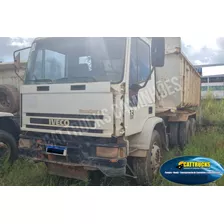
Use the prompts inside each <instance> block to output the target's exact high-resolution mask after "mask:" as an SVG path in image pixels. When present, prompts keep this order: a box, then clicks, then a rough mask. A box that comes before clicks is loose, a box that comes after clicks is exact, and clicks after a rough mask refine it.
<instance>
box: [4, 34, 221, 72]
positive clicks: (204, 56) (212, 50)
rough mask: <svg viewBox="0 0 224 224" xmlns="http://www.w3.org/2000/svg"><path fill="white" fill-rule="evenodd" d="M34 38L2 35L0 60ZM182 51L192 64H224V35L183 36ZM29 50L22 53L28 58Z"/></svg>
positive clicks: (9, 59)
mask: <svg viewBox="0 0 224 224" xmlns="http://www.w3.org/2000/svg"><path fill="white" fill-rule="evenodd" d="M33 39H34V38H32V37H14V38H13V37H0V61H2V62H12V61H13V57H12V54H13V51H14V50H17V49H19V48H23V47H27V46H29V45H30V44H31V43H32V41H33ZM181 40H182V44H183V46H182V51H183V52H184V53H185V55H186V56H187V58H188V59H189V60H190V61H191V62H192V64H214V63H223V64H224V37H216V36H213V37H212V36H201V37H200V36H195V35H192V36H191V37H181ZM27 55H28V51H27V52H24V55H23V54H21V58H22V59H24V60H26V59H27ZM213 74H214V75H215V74H224V66H223V67H208V68H203V75H213Z"/></svg>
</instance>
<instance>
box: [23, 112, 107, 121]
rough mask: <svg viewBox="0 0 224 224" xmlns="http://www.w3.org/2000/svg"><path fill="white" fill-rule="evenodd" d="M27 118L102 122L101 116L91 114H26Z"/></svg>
mask: <svg viewBox="0 0 224 224" xmlns="http://www.w3.org/2000/svg"><path fill="white" fill-rule="evenodd" d="M26 116H28V117H55V118H77V119H93V120H94V119H98V120H103V119H104V116H103V115H92V114H48V113H26Z"/></svg>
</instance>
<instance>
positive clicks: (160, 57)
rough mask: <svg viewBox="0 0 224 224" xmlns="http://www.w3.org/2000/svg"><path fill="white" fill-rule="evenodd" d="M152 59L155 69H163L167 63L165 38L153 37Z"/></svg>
mask: <svg viewBox="0 0 224 224" xmlns="http://www.w3.org/2000/svg"><path fill="white" fill-rule="evenodd" d="M151 58H152V66H153V67H163V66H164V63H165V38H164V37H153V38H152V43H151Z"/></svg>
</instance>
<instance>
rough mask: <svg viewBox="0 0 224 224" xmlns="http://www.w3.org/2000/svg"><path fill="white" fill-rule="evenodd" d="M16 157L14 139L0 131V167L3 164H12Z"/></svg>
mask: <svg viewBox="0 0 224 224" xmlns="http://www.w3.org/2000/svg"><path fill="white" fill-rule="evenodd" d="M17 157H18V150H17V144H16V140H15V138H14V137H13V136H12V135H11V134H10V133H8V132H6V131H3V130H0V165H1V163H3V162H9V163H11V164H12V163H13V162H14V161H15V160H16V159H17Z"/></svg>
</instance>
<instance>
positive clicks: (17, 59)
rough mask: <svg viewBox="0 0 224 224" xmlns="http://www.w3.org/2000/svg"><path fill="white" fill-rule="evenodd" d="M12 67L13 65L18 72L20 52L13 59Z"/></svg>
mask: <svg viewBox="0 0 224 224" xmlns="http://www.w3.org/2000/svg"><path fill="white" fill-rule="evenodd" d="M14 65H15V68H16V69H17V70H18V71H19V70H20V67H21V63H20V52H19V53H18V54H17V55H16V56H15V57H14Z"/></svg>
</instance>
